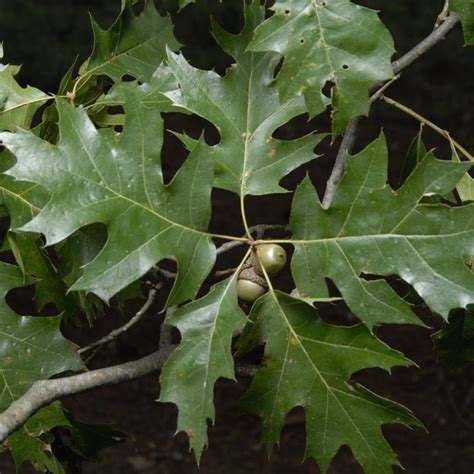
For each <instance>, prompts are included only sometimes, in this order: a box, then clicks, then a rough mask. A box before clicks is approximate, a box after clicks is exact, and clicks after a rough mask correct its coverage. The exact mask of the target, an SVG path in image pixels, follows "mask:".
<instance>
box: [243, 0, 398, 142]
mask: <svg viewBox="0 0 474 474" xmlns="http://www.w3.org/2000/svg"><path fill="white" fill-rule="evenodd" d="M272 10H273V11H274V12H275V13H274V15H273V16H272V17H270V18H269V19H268V20H266V21H265V22H264V23H263V24H262V25H260V26H259V27H258V28H257V30H256V31H255V37H254V39H253V41H252V42H251V43H250V44H249V46H248V49H249V50H251V51H268V50H271V51H276V52H278V53H280V54H282V55H283V56H284V58H285V60H284V63H283V67H282V69H281V72H280V73H279V75H278V89H279V92H280V98H281V100H282V102H284V101H287V100H289V99H291V98H293V97H295V96H299V95H301V94H303V95H304V96H305V99H306V105H307V108H308V110H309V112H310V114H311V116H314V115H318V114H320V113H321V112H323V111H324V109H325V108H326V105H327V100H326V96H325V95H324V94H323V93H322V90H323V89H324V87H325V85H326V84H327V83H330V84H332V85H333V88H332V92H331V96H332V97H331V99H332V107H333V110H332V116H333V136H334V137H336V136H337V135H339V134H341V133H342V132H343V131H344V129H345V127H346V125H347V124H348V122H349V121H350V119H351V118H352V117H355V116H358V115H367V114H368V111H369V101H368V98H369V95H368V94H369V92H368V91H369V88H370V86H371V84H372V83H374V82H377V81H384V80H387V79H390V78H391V77H392V76H393V72H392V66H391V62H390V61H391V56H392V55H393V53H394V51H395V50H394V48H393V40H392V37H391V35H390V33H389V32H388V30H387V29H386V28H385V26H384V25H383V23H382V22H381V21H380V20H379V18H378V16H377V13H376V12H375V11H373V10H370V9H368V8H365V7H361V6H360V5H355V4H354V3H352V2H351V1H349V0H330V1H327V0H277V1H276V2H275V5H274V6H273V7H272Z"/></svg>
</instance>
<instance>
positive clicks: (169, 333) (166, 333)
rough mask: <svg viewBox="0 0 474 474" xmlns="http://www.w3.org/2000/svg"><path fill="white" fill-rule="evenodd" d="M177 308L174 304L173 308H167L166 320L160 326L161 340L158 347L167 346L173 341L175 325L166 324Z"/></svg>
mask: <svg viewBox="0 0 474 474" xmlns="http://www.w3.org/2000/svg"><path fill="white" fill-rule="evenodd" d="M177 309H178V307H177V306H172V307H171V308H168V309H167V310H166V316H165V320H164V321H163V323H162V324H161V327H160V341H159V343H158V347H159V348H160V349H161V348H163V347H166V346H170V345H171V343H172V342H173V326H170V325H169V324H166V319H167V318H169V317H170V316H171V315H172V314H173V313H174V312H175V311H176V310H177Z"/></svg>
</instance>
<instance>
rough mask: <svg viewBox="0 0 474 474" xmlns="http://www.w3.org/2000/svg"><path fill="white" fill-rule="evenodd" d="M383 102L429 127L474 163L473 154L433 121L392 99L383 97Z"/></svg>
mask: <svg viewBox="0 0 474 474" xmlns="http://www.w3.org/2000/svg"><path fill="white" fill-rule="evenodd" d="M381 100H383V101H384V102H386V103H387V104H389V105H391V106H393V107H395V108H397V109H398V110H401V111H402V112H405V113H406V114H408V115H409V116H410V117H413V118H414V119H415V120H418V122H420V123H422V124H425V125H427V126H428V127H430V128H431V129H432V130H434V131H435V132H436V133H439V134H440V135H441V136H442V137H444V138H446V139H447V140H448V141H449V143H450V144H451V146H452V147H454V148H455V149H457V150H458V151H459V152H461V153H462V154H463V155H464V156H465V157H466V158H468V159H469V161H474V156H473V155H472V154H471V153H469V152H468V151H467V150H466V149H465V148H464V147H463V146H462V145H461V144H460V143H459V142H457V141H456V140H455V139H454V138H452V137H451V135H450V134H449V132H448V131H447V130H444V129H442V128H441V127H438V125H436V124H435V123H433V122H432V121H431V120H428V119H427V118H425V117H423V116H422V115H420V114H419V113H418V112H415V111H414V110H413V109H410V107H407V106H406V105H403V104H401V103H400V102H397V101H396V100H393V99H391V98H390V97H387V96H384V95H382V97H381Z"/></svg>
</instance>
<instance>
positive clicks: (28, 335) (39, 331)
mask: <svg viewBox="0 0 474 474" xmlns="http://www.w3.org/2000/svg"><path fill="white" fill-rule="evenodd" d="M23 285H24V283H23V275H22V273H21V271H20V269H19V268H17V267H14V266H12V265H8V264H6V263H1V262H0V314H1V318H0V374H1V378H0V410H4V409H5V408H7V407H8V406H9V405H10V404H11V403H12V402H13V401H15V400H16V399H17V398H19V397H20V396H21V395H23V394H24V393H25V392H26V391H27V390H28V389H29V388H30V386H31V385H32V384H33V383H34V382H35V381H36V380H42V379H48V378H50V377H51V376H53V375H56V374H58V373H60V372H65V371H68V370H81V369H82V368H83V364H82V362H81V359H80V357H79V356H78V355H77V354H76V353H75V352H73V351H72V350H71V347H70V342H69V341H67V340H66V339H64V337H63V336H62V335H61V333H60V330H59V325H60V323H61V318H60V317H50V318H43V317H30V316H18V315H17V314H15V313H14V312H13V311H12V310H11V309H10V307H9V306H8V305H7V303H6V301H5V296H6V294H7V293H8V291H10V290H11V289H13V288H17V287H21V286H23Z"/></svg>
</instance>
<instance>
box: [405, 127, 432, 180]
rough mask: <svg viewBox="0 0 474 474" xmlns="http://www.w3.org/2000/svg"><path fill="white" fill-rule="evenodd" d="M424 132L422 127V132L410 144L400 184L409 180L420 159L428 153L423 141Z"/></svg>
mask: <svg viewBox="0 0 474 474" xmlns="http://www.w3.org/2000/svg"><path fill="white" fill-rule="evenodd" d="M422 134H423V129H420V132H419V133H418V135H417V136H416V137H415V138H414V140H413V141H412V142H411V144H410V148H409V149H408V154H407V157H406V159H405V164H404V165H403V169H402V174H401V178H400V184H403V183H404V182H405V181H406V180H407V178H408V176H410V175H411V174H412V173H413V171H414V170H415V168H416V167H417V166H418V164H419V163H420V161H421V160H422V159H423V158H424V157H425V156H426V154H427V153H428V150H427V149H426V147H425V144H424V143H423V137H422Z"/></svg>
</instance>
